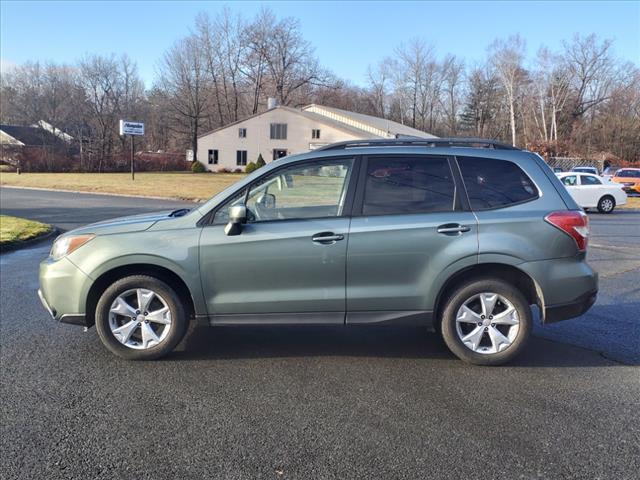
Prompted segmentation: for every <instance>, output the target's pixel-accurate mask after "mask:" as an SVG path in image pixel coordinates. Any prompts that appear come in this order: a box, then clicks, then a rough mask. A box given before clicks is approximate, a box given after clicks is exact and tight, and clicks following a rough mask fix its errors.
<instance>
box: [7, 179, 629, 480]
mask: <svg viewBox="0 0 640 480" xmlns="http://www.w3.org/2000/svg"><path fill="white" fill-rule="evenodd" d="M0 204H1V205H2V213H6V214H11V215H19V216H25V217H28V218H35V219H41V220H44V221H48V222H49V223H54V224H56V225H58V226H60V227H61V228H63V229H69V228H73V227H75V226H78V225H81V224H84V223H88V222H91V221H97V220H102V219H105V218H110V217H114V216H121V215H129V214H133V213H143V212H146V211H152V210H159V209H165V208H166V209H171V208H179V207H180V206H183V205H185V204H184V203H183V202H165V201H160V200H149V199H132V198H126V197H109V196H94V195H79V194H66V193H51V192H40V191H35V190H16V189H9V188H1V189H0ZM590 219H591V225H592V238H591V249H590V251H589V261H590V262H591V263H592V265H593V266H594V267H595V268H596V269H597V270H598V271H599V273H600V278H601V285H600V287H601V290H600V295H599V298H598V302H597V303H596V305H595V306H594V307H593V308H592V309H591V310H590V311H589V312H588V313H587V314H586V315H584V316H583V317H581V318H578V319H574V320H570V321H566V322H561V323H558V324H555V325H551V326H546V327H541V326H539V327H538V328H536V330H535V336H534V338H533V339H532V341H531V343H530V344H529V347H528V349H527V351H526V352H525V354H524V355H522V356H521V357H520V358H518V359H517V361H516V362H514V363H513V364H511V365H509V366H506V367H499V368H482V367H473V366H469V365H465V364H463V363H462V362H460V361H458V360H457V359H455V358H454V357H453V356H452V355H451V354H450V353H448V351H447V350H446V348H445V347H443V346H442V345H441V344H440V343H439V341H438V340H437V339H436V337H435V335H430V334H427V333H425V332H423V331H421V330H417V329H392V328H383V327H378V328H364V327H363V328H358V329H340V328H292V327H289V328H271V329H267V328H264V329H262V328H219V329H206V328H204V329H198V330H196V331H195V332H194V334H193V335H192V336H191V337H190V338H189V339H188V340H187V341H186V342H185V345H184V346H183V348H181V349H180V351H178V352H176V353H174V354H172V355H171V356H169V357H168V358H166V359H165V360H162V361H157V362H150V363H133V362H126V361H122V360H120V359H117V358H116V357H114V356H112V355H111V354H109V353H108V352H107V351H106V350H105V349H104V348H103V347H102V346H101V344H100V341H99V339H98V337H97V335H96V333H95V331H94V330H90V331H89V332H87V333H84V332H83V331H82V329H81V328H78V327H74V326H70V325H63V324H58V323H55V322H53V321H51V320H50V319H49V318H48V316H47V314H46V313H45V312H44V310H43V309H42V307H41V306H40V304H39V302H38V300H37V298H36V296H35V290H36V288H37V265H38V263H39V262H40V260H41V259H42V258H44V257H45V256H46V255H47V252H48V249H49V247H50V244H49V243H48V242H46V243H42V244H38V245H35V246H33V247H31V248H28V249H25V250H20V251H16V252H12V253H7V254H3V255H2V256H0V284H1V285H2V288H1V289H0V380H1V382H0V385H1V387H2V404H1V411H2V427H1V428H2V431H1V432H0V433H1V435H0V445H1V448H2V455H1V457H0V461H1V470H0V477H1V478H3V479H4V478H47V479H54V478H79V479H80V478H82V479H86V478H127V479H128V478H136V479H139V478H149V479H162V478H194V479H195V478H225V479H227V478H295V479H301V478H302V479H306V478H340V479H344V478H428V477H430V478H452V479H453V478H480V477H482V478H497V477H501V478H526V479H528V478H554V479H555V478H616V479H627V478H628V479H632V478H637V475H638V471H639V470H640V420H639V419H638V411H639V410H638V409H639V407H640V366H638V365H640V212H638V211H620V212H619V213H618V212H616V213H614V214H612V215H597V214H591V215H590Z"/></svg>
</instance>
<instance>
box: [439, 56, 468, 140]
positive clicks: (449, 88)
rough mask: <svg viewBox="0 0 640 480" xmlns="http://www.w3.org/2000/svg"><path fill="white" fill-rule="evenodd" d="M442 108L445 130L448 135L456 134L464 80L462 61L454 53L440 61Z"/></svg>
mask: <svg viewBox="0 0 640 480" xmlns="http://www.w3.org/2000/svg"><path fill="white" fill-rule="evenodd" d="M442 80H443V82H442V85H443V93H444V95H443V99H442V104H443V110H444V112H445V121H446V124H447V131H448V133H449V134H450V135H454V136H455V135H457V134H458V116H459V109H460V104H461V94H460V91H461V89H462V83H463V80H464V62H463V61H461V60H458V59H457V58H456V57H455V55H447V56H446V57H445V59H444V61H443V63H442Z"/></svg>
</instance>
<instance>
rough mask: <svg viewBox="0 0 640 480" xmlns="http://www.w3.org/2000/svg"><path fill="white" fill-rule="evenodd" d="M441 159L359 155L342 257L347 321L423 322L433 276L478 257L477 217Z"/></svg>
mask: <svg viewBox="0 0 640 480" xmlns="http://www.w3.org/2000/svg"><path fill="white" fill-rule="evenodd" d="M456 172H457V167H455V163H454V162H453V160H452V159H450V158H447V157H445V156H429V155H420V154H410V155H381V156H369V157H366V158H364V159H363V162H362V166H361V169H360V178H359V181H358V189H357V193H356V200H355V203H354V210H353V212H354V213H353V218H352V220H351V228H350V230H349V246H348V254H347V323H368V322H374V321H384V320H386V319H395V318H399V317H403V316H404V317H410V316H414V315H415V316H417V318H420V317H421V316H422V317H424V318H425V319H426V316H425V314H428V313H429V312H430V311H431V310H432V308H433V304H432V303H433V302H432V300H430V298H431V297H432V295H429V292H430V290H432V289H433V285H434V283H436V279H437V278H439V276H440V275H441V274H442V272H443V271H445V270H447V268H449V267H450V266H451V265H452V264H453V263H455V262H459V263H458V264H459V266H460V267H462V266H463V265H472V264H474V263H476V261H477V257H476V256H477V250H478V243H477V227H476V219H475V217H474V215H473V213H471V212H470V211H468V210H465V208H464V202H463V199H462V195H461V192H462V189H461V188H460V187H461V185H460V179H459V175H458V174H456Z"/></svg>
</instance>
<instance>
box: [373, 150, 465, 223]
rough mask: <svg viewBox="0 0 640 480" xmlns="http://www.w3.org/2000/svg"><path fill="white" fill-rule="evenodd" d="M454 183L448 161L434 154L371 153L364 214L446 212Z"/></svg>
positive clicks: (452, 204) (450, 209)
mask: <svg viewBox="0 0 640 480" xmlns="http://www.w3.org/2000/svg"><path fill="white" fill-rule="evenodd" d="M454 198H455V186H454V183H453V177H452V175H451V169H450V168H449V162H448V161H447V159H446V158H437V157H388V158H385V157H370V158H369V160H368V164H367V176H366V183H365V191H364V200H363V205H362V214H363V215H391V214H407V213H429V212H448V211H452V210H453V208H454Z"/></svg>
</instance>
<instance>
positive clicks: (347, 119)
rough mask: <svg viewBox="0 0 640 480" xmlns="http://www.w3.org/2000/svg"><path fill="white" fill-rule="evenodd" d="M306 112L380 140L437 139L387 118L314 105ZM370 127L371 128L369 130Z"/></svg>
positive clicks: (308, 106) (306, 108)
mask: <svg viewBox="0 0 640 480" xmlns="http://www.w3.org/2000/svg"><path fill="white" fill-rule="evenodd" d="M302 111H304V112H312V113H316V114H319V115H322V116H325V117H328V118H330V119H332V120H333V121H335V122H336V123H342V124H348V125H351V126H354V127H355V128H357V129H358V130H361V131H362V130H364V131H366V132H367V133H373V134H375V135H376V136H378V137H380V138H391V137H395V136H398V135H405V136H410V137H422V138H435V135H431V134H429V133H426V132H423V131H422V130H418V129H416V128H412V127H409V126H407V125H403V124H401V123H398V122H394V121H393V120H388V119H386V118H380V117H374V116H372V115H365V114H364V113H356V112H350V111H348V110H341V109H339V108H334V107H325V106H324V105H317V104H315V103H312V104H311V105H307V106H306V107H304V108H303V109H302ZM367 127H369V128H367Z"/></svg>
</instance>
